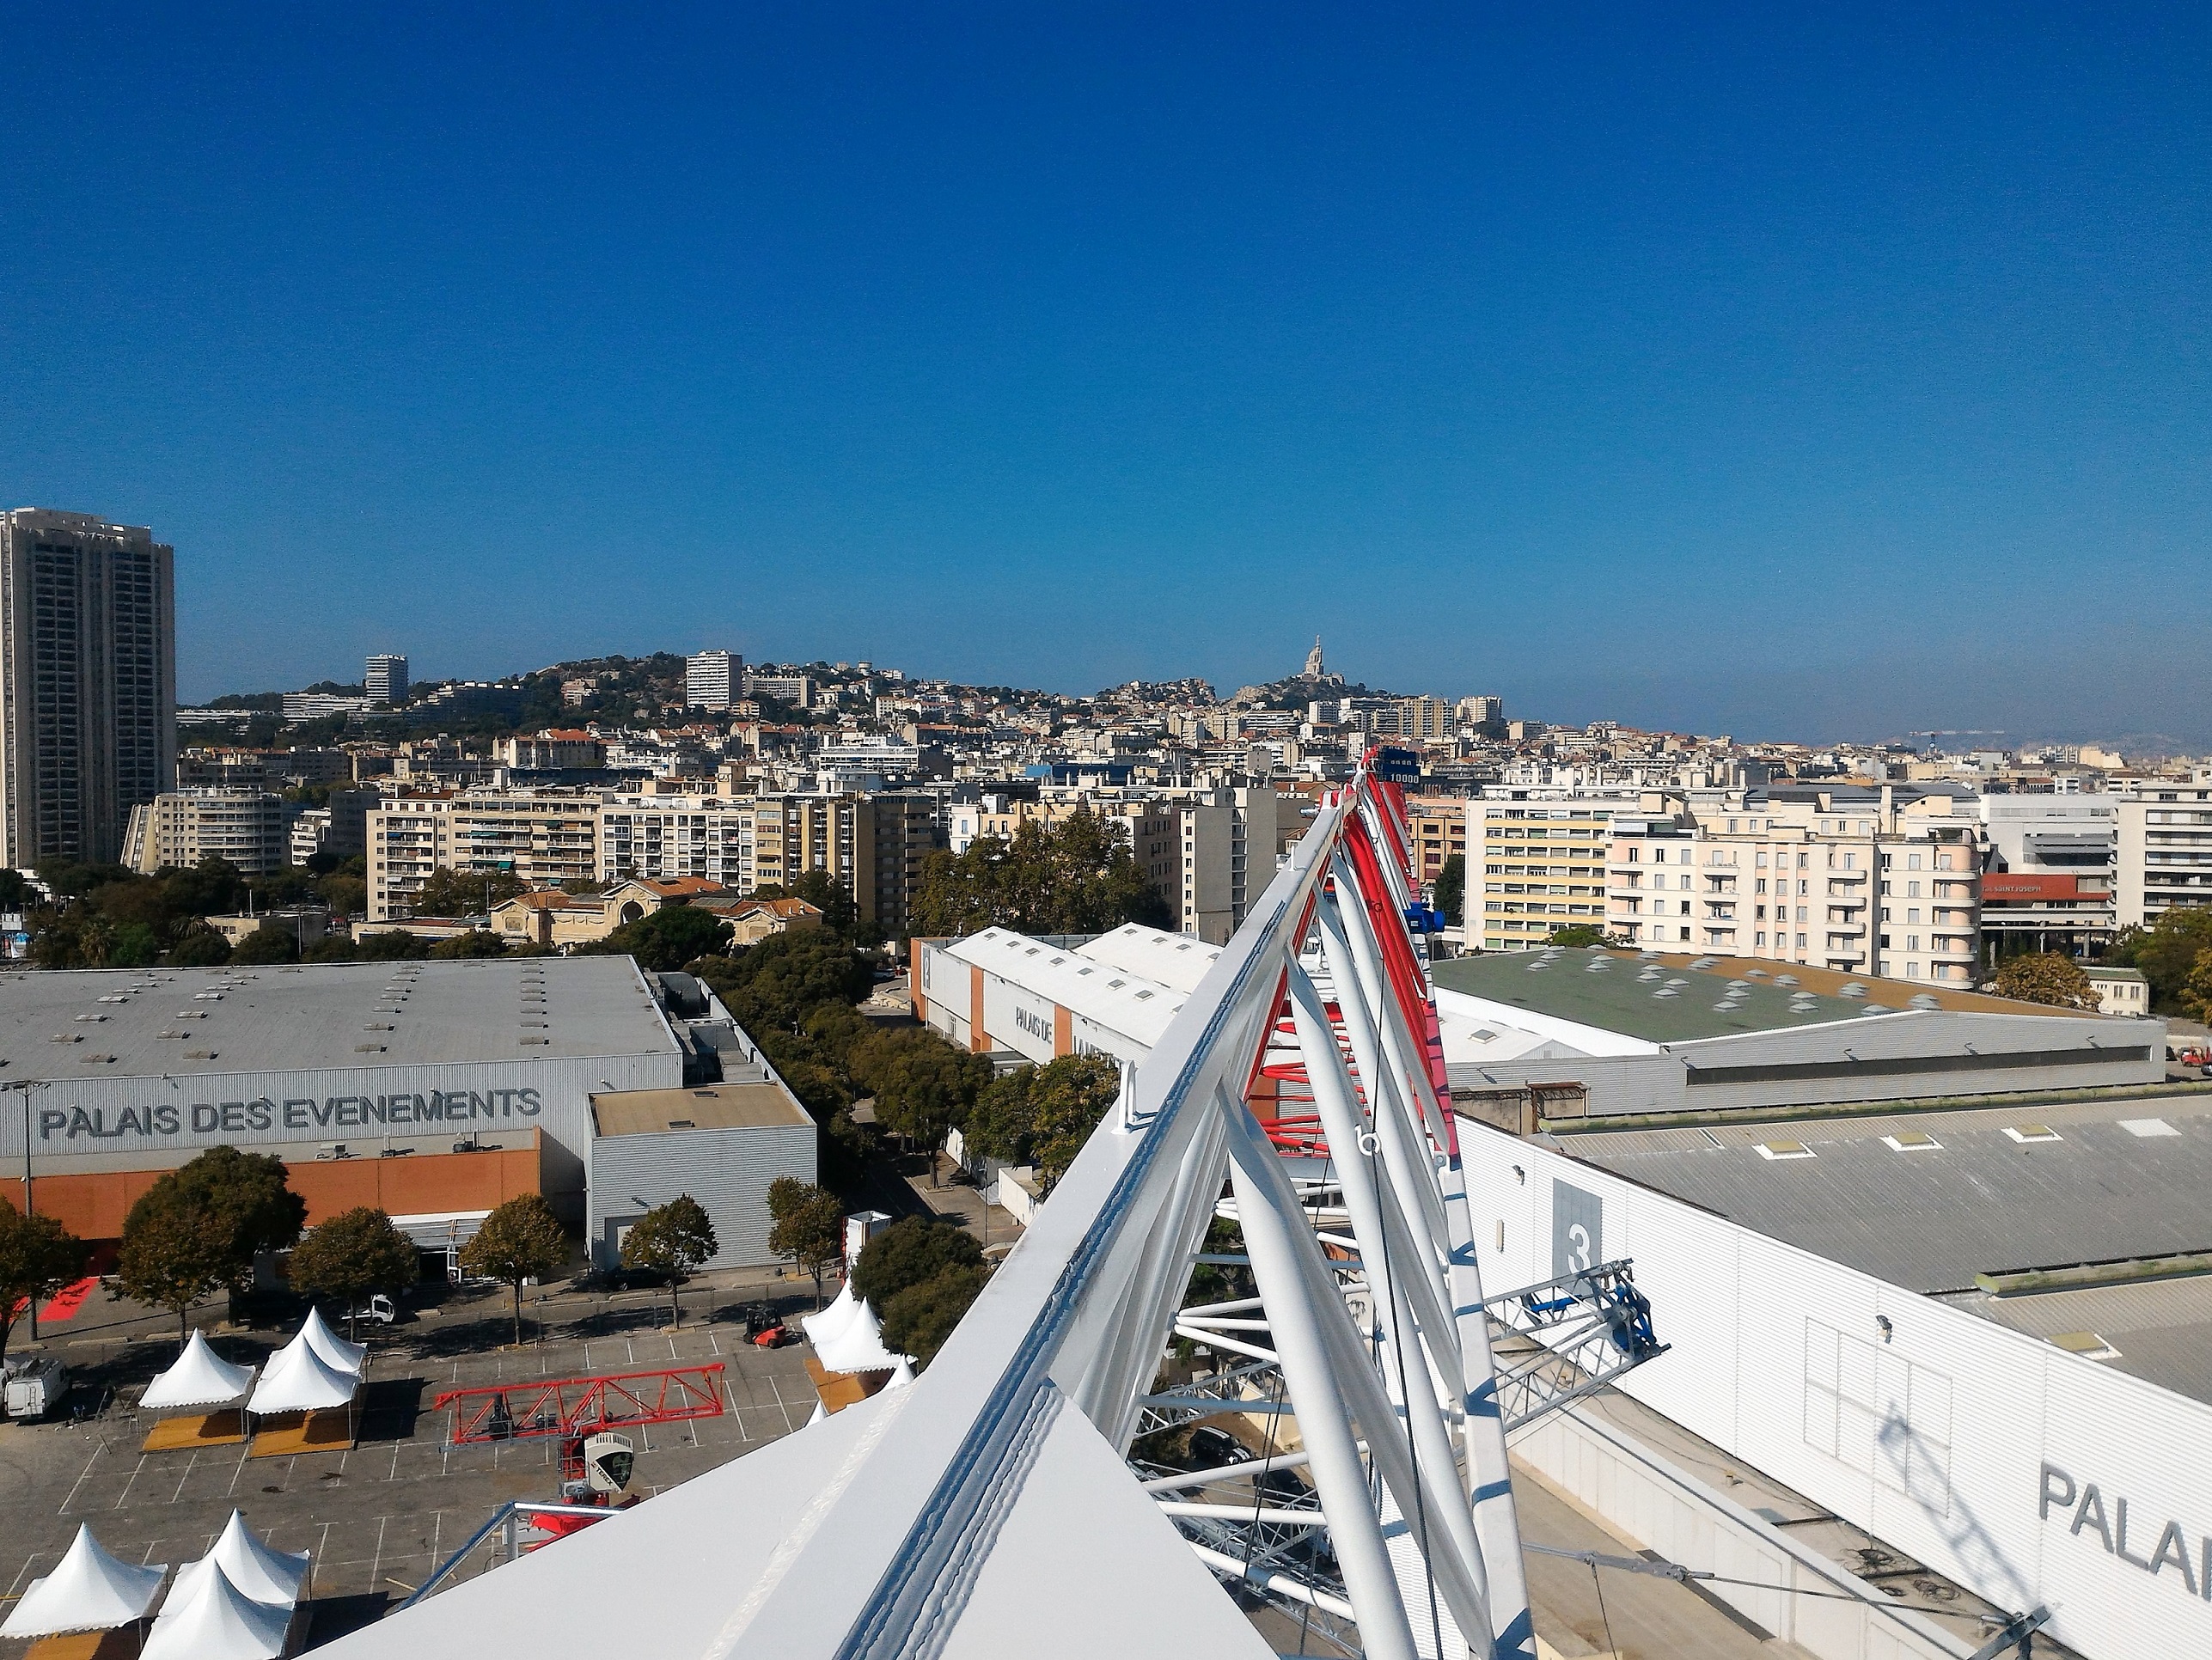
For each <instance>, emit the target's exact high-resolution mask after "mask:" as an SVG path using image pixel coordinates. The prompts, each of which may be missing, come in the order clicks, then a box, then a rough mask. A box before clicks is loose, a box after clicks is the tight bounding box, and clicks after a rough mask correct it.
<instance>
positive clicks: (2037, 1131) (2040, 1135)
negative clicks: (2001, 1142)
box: [2005, 1124, 2066, 1144]
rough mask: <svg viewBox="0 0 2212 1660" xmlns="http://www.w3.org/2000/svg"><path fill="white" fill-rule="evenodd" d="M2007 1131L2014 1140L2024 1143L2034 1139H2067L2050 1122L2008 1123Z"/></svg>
mask: <svg viewBox="0 0 2212 1660" xmlns="http://www.w3.org/2000/svg"><path fill="white" fill-rule="evenodd" d="M2005 1133H2006V1134H2007V1136H2009V1137H2010V1138H2012V1139H2013V1140H2014V1141H2017V1142H2020V1143H2023V1144H2025V1143H2028V1142H2033V1141H2063V1140H2065V1139H2066V1138H2065V1137H2064V1136H2062V1135H2061V1134H2059V1133H2058V1132H2057V1131H2056V1130H2054V1129H2052V1128H2051V1127H2050V1126H2049V1125H2048V1124H2007V1126H2005Z"/></svg>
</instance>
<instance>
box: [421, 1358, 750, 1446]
mask: <svg viewBox="0 0 2212 1660" xmlns="http://www.w3.org/2000/svg"><path fill="white" fill-rule="evenodd" d="M431 1405H432V1407H433V1410H436V1411H440V1412H443V1410H444V1409H445V1408H446V1407H452V1408H453V1425H452V1427H451V1429H450V1431H449V1433H448V1437H447V1439H448V1443H449V1445H452V1446H455V1447H461V1446H467V1445H469V1444H471V1443H478V1442H484V1441H512V1440H518V1439H520V1438H522V1437H525V1436H535V1435H558V1436H562V1437H567V1438H569V1439H571V1440H575V1439H577V1438H580V1437H584V1436H587V1435H590V1434H592V1433H594V1432H595V1431H599V1430H608V1429H620V1428H625V1427H627V1426H629V1425H641V1424H675V1423H681V1421H682V1420H684V1419H687V1418H719V1417H721V1416H722V1363H721V1362H720V1361H715V1362H713V1363H712V1364H710V1365H704V1366H674V1367H670V1368H669V1369H668V1370H665V1371H656V1372H617V1373H614V1374H612V1375H610V1376H606V1377H559V1378H541V1379H539V1380H536V1381H535V1382H513V1383H495V1384H492V1385H490V1386H489V1387H487V1388H474V1389H448V1390H447V1391H446V1392H445V1393H444V1394H443V1395H439V1396H438V1397H437V1400H436V1401H433V1402H432V1403H431Z"/></svg>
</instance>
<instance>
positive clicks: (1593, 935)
mask: <svg viewBox="0 0 2212 1660" xmlns="http://www.w3.org/2000/svg"><path fill="white" fill-rule="evenodd" d="M1544 943H1545V944H1547V945H1567V946H1573V947H1577V948H1579V949H1592V948H1597V947H1606V948H1610V947H1611V946H1614V945H1616V944H1617V943H1619V942H1617V941H1616V940H1613V939H1610V938H1609V937H1607V936H1606V933H1605V931H1604V929H1602V928H1600V927H1598V926H1597V925H1595V924H1593V923H1587V922H1568V923H1562V924H1561V925H1559V926H1558V927H1556V928H1555V929H1553V930H1552V931H1551V934H1550V937H1549V938H1547V939H1546V940H1545V941H1544Z"/></svg>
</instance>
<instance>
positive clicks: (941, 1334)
mask: <svg viewBox="0 0 2212 1660" xmlns="http://www.w3.org/2000/svg"><path fill="white" fill-rule="evenodd" d="M990 1278H991V1271H990V1270H989V1269H988V1268H986V1267H984V1266H981V1264H980V1263H978V1264H971V1265H969V1266H960V1267H951V1268H947V1269H945V1270H944V1272H941V1273H938V1274H933V1275H932V1276H931V1277H930V1278H929V1279H926V1280H924V1281H922V1282H921V1284H920V1285H909V1286H908V1287H907V1289H906V1290H904V1291H901V1292H899V1293H898V1294H897V1295H896V1296H895V1297H892V1298H891V1299H890V1300H889V1301H888V1302H887V1303H884V1304H883V1346H884V1347H885V1348H887V1349H889V1350H890V1351H891V1352H893V1353H895V1354H910V1355H912V1356H913V1357H914V1362H915V1364H917V1365H920V1366H927V1365H928V1364H929V1363H930V1362H931V1361H932V1360H934V1359H936V1358H937V1352H938V1350H939V1349H941V1348H943V1347H944V1344H945V1340H946V1339H947V1338H949V1337H950V1336H951V1335H952V1331H953V1327H956V1326H957V1325H958V1324H959V1323H960V1317H961V1316H962V1315H964V1314H966V1313H967V1312H968V1310H969V1305H971V1304H972V1303H974V1302H975V1299H976V1298H977V1297H980V1296H981V1295H982V1291H983V1287H984V1285H985V1283H986V1282H987V1280H989V1279H990Z"/></svg>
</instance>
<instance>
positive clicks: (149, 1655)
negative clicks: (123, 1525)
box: [139, 1559, 292, 1660]
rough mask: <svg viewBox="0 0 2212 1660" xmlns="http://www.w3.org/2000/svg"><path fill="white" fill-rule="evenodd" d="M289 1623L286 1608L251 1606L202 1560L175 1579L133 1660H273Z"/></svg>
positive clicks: (216, 1569)
mask: <svg viewBox="0 0 2212 1660" xmlns="http://www.w3.org/2000/svg"><path fill="white" fill-rule="evenodd" d="M187 1576H189V1577H188V1578H187ZM291 1623H292V1611H291V1608H290V1606H289V1605H287V1606H286V1607H284V1608H271V1607H269V1606H268V1605H267V1604H266V1603H264V1602H255V1601H254V1599H253V1598H252V1597H250V1596H247V1595H246V1593H245V1592H244V1591H241V1590H239V1589H238V1587H237V1586H235V1585H234V1584H231V1583H230V1578H229V1575H228V1574H226V1573H224V1572H223V1568H222V1565H220V1564H219V1563H217V1562H216V1561H214V1560H212V1559H202V1560H200V1561H198V1562H195V1563H193V1564H192V1567H191V1568H190V1569H187V1570H186V1572H185V1573H181V1574H179V1575H178V1576H177V1589H176V1591H175V1593H174V1595H172V1596H170V1598H169V1600H168V1602H165V1603H163V1604H162V1617H161V1618H160V1619H158V1620H155V1621H154V1629H153V1633H152V1634H151V1635H150V1636H149V1637H148V1638H147V1639H146V1646H145V1647H144V1649H142V1650H140V1651H139V1660H276V1657H277V1656H278V1655H280V1654H282V1653H283V1652H284V1635H285V1633H287V1632H288V1631H290V1628H291Z"/></svg>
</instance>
